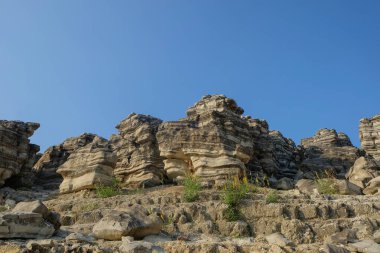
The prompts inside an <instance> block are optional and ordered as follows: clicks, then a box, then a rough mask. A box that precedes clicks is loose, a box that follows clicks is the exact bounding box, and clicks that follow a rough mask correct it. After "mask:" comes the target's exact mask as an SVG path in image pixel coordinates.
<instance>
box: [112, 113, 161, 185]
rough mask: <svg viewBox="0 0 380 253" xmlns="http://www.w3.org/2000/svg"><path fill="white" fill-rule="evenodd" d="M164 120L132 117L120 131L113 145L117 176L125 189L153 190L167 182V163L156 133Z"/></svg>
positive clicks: (139, 115)
mask: <svg viewBox="0 0 380 253" xmlns="http://www.w3.org/2000/svg"><path fill="white" fill-rule="evenodd" d="M161 123H162V121H161V120H160V119H157V118H154V117H152V116H148V115H142V114H134V113H133V114H131V115H129V116H128V117H127V118H126V119H125V120H123V121H121V122H120V124H119V125H117V126H116V128H117V129H118V130H119V132H120V133H119V134H118V135H114V136H112V138H111V140H110V142H111V143H112V145H113V148H114V150H115V153H116V155H117V163H116V167H115V171H114V173H115V176H116V177H117V178H118V179H119V180H120V182H121V184H122V185H123V186H129V187H150V186H156V185H159V184H161V183H162V182H163V179H164V174H165V171H164V163H163V160H162V158H161V157H160V151H159V149H158V144H157V139H156V133H157V130H158V127H159V125H160V124H161Z"/></svg>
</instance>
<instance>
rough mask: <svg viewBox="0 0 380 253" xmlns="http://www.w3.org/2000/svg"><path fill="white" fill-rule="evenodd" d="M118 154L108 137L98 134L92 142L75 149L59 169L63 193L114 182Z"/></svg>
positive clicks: (60, 187)
mask: <svg viewBox="0 0 380 253" xmlns="http://www.w3.org/2000/svg"><path fill="white" fill-rule="evenodd" d="M115 163H116V156H115V154H114V153H113V152H112V148H111V145H110V144H109V143H108V141H107V140H106V139H103V138H101V137H98V136H96V137H95V138H94V139H93V141H92V142H91V143H88V144H87V145H85V146H84V147H81V148H79V149H77V150H75V151H74V152H73V153H71V154H70V156H69V157H68V159H67V161H66V162H65V163H63V164H62V165H61V166H60V167H59V168H58V170H57V173H59V174H61V175H62V177H63V182H62V183H61V185H60V186H59V190H60V192H61V193H67V192H72V191H79V190H83V189H93V188H95V187H96V185H97V184H101V185H110V184H112V183H113V182H112V181H113V168H114V166H115Z"/></svg>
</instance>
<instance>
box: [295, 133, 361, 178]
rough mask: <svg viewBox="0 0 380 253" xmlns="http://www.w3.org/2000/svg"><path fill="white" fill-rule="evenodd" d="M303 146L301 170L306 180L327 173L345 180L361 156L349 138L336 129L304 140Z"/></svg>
mask: <svg viewBox="0 0 380 253" xmlns="http://www.w3.org/2000/svg"><path fill="white" fill-rule="evenodd" d="M301 146H302V148H303V149H304V152H303V161H302V163H301V165H300V169H301V171H302V176H301V177H304V178H314V176H315V175H316V173H323V172H325V171H330V172H331V173H332V174H334V175H336V176H337V177H339V178H344V177H345V174H346V172H347V171H348V169H349V168H351V166H352V165H353V164H354V163H355V160H356V159H357V158H358V157H359V156H360V152H359V150H358V149H357V148H356V147H354V146H352V144H351V141H350V139H349V138H348V136H347V135H346V134H344V133H337V132H336V131H335V130H334V129H326V128H324V129H320V130H319V131H317V133H316V134H315V136H313V137H310V138H307V139H303V140H302V141H301Z"/></svg>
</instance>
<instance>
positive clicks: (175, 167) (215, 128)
mask: <svg viewBox="0 0 380 253" xmlns="http://www.w3.org/2000/svg"><path fill="white" fill-rule="evenodd" d="M242 113H243V109H242V108H240V107H239V106H238V105H237V104H236V102H235V101H234V100H232V99H230V98H227V97H225V96H223V95H213V96H211V95H208V96H205V97H203V98H202V99H201V100H200V101H199V102H197V103H196V104H195V105H194V106H193V107H191V108H189V109H188V111H187V117H186V118H185V119H182V120H179V121H176V122H164V123H162V124H161V125H160V127H159V129H158V132H157V140H158V145H159V149H160V154H161V156H162V157H163V158H164V164H165V167H164V168H165V171H166V173H167V175H168V177H169V178H170V179H173V180H181V179H183V178H184V177H185V175H186V174H187V173H189V174H194V175H196V176H197V177H198V178H200V179H201V180H202V181H207V182H209V183H211V184H216V183H218V182H221V181H224V180H225V179H226V177H228V176H241V175H243V173H244V171H245V170H246V166H245V164H246V163H248V162H249V160H250V159H251V156H252V154H253V143H252V140H251V135H250V129H249V125H248V123H247V121H246V120H245V119H244V118H243V117H242V116H241V115H242Z"/></svg>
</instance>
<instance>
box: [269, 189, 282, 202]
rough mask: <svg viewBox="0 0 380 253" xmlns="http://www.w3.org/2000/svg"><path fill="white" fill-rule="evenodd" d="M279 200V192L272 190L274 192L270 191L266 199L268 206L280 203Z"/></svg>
mask: <svg viewBox="0 0 380 253" xmlns="http://www.w3.org/2000/svg"><path fill="white" fill-rule="evenodd" d="M279 198H280V197H279V196H278V193H277V191H275V190H272V191H270V192H269V193H268V194H267V196H266V198H265V202H266V203H267V204H270V203H278V201H279Z"/></svg>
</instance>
